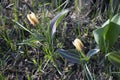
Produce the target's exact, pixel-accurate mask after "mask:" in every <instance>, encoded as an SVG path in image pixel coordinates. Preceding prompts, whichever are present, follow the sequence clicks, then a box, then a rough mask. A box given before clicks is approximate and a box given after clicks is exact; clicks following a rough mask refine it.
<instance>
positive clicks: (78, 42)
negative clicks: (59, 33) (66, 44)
mask: <svg viewBox="0 0 120 80" xmlns="http://www.w3.org/2000/svg"><path fill="white" fill-rule="evenodd" d="M73 45H74V46H75V47H76V49H77V50H78V51H82V49H83V48H84V45H83V43H82V41H81V40H80V39H78V38H76V39H75V40H74V41H73Z"/></svg>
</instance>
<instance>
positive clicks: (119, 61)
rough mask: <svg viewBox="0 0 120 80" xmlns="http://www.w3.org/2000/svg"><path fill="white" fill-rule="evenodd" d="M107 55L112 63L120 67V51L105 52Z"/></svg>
mask: <svg viewBox="0 0 120 80" xmlns="http://www.w3.org/2000/svg"><path fill="white" fill-rule="evenodd" d="M107 57H108V60H109V61H110V62H111V63H112V64H114V65H116V66H118V67H120V52H115V51H114V52H110V53H108V54H107Z"/></svg>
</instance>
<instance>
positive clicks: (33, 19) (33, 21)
mask: <svg viewBox="0 0 120 80" xmlns="http://www.w3.org/2000/svg"><path fill="white" fill-rule="evenodd" d="M27 18H28V20H29V21H30V23H31V24H32V25H33V26H36V25H37V24H38V23H39V21H38V19H37V17H36V15H35V14H34V13H33V12H31V14H27Z"/></svg>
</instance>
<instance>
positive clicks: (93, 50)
mask: <svg viewBox="0 0 120 80" xmlns="http://www.w3.org/2000/svg"><path fill="white" fill-rule="evenodd" d="M99 51H100V49H97V48H96V49H91V50H90V51H88V53H87V56H88V57H91V56H93V55H95V54H97V53H98V52H99Z"/></svg>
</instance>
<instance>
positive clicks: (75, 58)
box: [57, 49, 80, 64]
mask: <svg viewBox="0 0 120 80" xmlns="http://www.w3.org/2000/svg"><path fill="white" fill-rule="evenodd" d="M57 52H58V53H60V54H61V55H62V56H63V57H64V58H65V59H67V60H68V61H70V62H72V63H78V64H80V57H79V53H78V52H77V51H75V50H64V49H58V50H57Z"/></svg>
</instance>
